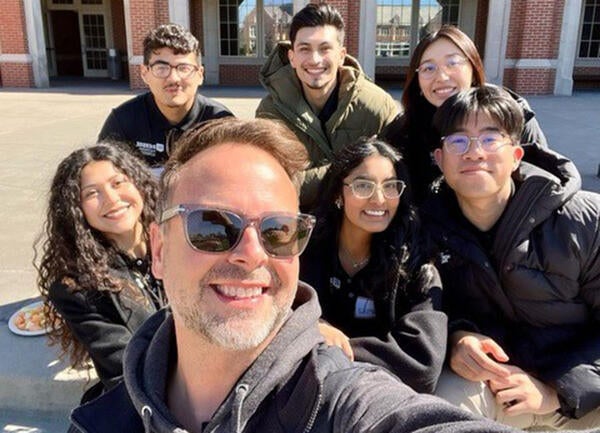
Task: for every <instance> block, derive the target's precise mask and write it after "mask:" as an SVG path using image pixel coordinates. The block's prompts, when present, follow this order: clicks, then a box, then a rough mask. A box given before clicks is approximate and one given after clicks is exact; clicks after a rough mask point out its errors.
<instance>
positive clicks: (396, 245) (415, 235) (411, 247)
mask: <svg viewBox="0 0 600 433" xmlns="http://www.w3.org/2000/svg"><path fill="white" fill-rule="evenodd" d="M371 155H381V156H383V157H384V158H387V159H389V160H390V161H391V162H392V164H393V166H394V170H395V172H396V177H397V179H398V180H402V181H404V182H405V183H406V188H405V190H404V192H403V194H402V196H401V197H400V201H399V204H398V209H397V211H396V214H395V215H394V217H393V218H392V221H390V224H389V225H388V227H387V228H386V229H385V230H384V231H383V232H381V233H373V235H372V236H373V237H372V239H371V259H370V262H369V266H371V269H372V275H374V276H375V278H376V279H377V280H378V281H376V282H375V283H374V284H373V287H382V286H383V287H385V289H384V290H378V291H376V292H374V293H371V295H372V296H373V297H374V299H375V300H379V301H381V302H382V304H385V303H387V304H389V301H390V300H392V299H394V298H395V297H396V290H397V289H398V288H400V289H402V290H404V291H405V293H404V295H406V296H408V297H409V298H416V297H419V294H418V293H408V292H407V291H408V290H410V288H409V286H408V285H407V284H403V283H407V282H408V280H410V279H412V278H413V277H414V274H415V272H417V271H418V270H419V268H420V264H421V263H422V262H423V261H424V258H423V254H422V252H421V248H420V246H421V244H420V224H419V219H418V217H417V213H416V211H415V208H414V206H413V205H412V198H411V194H412V193H411V187H410V182H409V175H408V169H407V167H406V165H405V164H404V161H403V159H402V156H401V154H400V153H399V152H398V151H397V150H395V149H394V148H393V147H392V146H390V145H389V144H388V143H386V142H385V141H383V140H381V139H378V138H376V137H371V138H364V137H363V138H360V139H359V140H357V141H356V142H354V143H352V144H350V145H348V146H346V147H344V148H342V149H340V150H339V151H338V152H337V153H336V155H335V157H334V158H333V160H332V163H331V166H330V167H329V170H328V171H327V174H326V175H325V177H324V178H323V181H322V184H321V189H320V195H319V197H320V198H319V204H318V205H317V208H316V211H315V214H316V216H317V225H316V227H315V231H314V234H313V236H314V241H315V242H316V243H317V244H318V243H320V242H331V240H332V239H334V240H335V241H336V245H339V235H340V231H341V227H342V221H343V219H344V212H345V210H344V208H343V207H342V208H341V209H340V208H338V207H337V206H336V204H335V202H336V200H338V198H339V197H342V196H343V195H342V190H343V187H344V179H345V178H346V177H347V176H348V174H350V172H351V171H352V170H354V169H355V168H356V167H358V166H359V165H360V164H361V163H362V162H363V161H364V160H365V158H367V157H369V156H371Z"/></svg>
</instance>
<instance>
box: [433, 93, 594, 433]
mask: <svg viewBox="0 0 600 433" xmlns="http://www.w3.org/2000/svg"><path fill="white" fill-rule="evenodd" d="M434 126H435V128H436V129H437V131H438V132H439V133H440V135H441V141H440V145H441V146H440V147H439V148H438V149H436V150H435V152H434V156H435V159H436V162H437V164H438V165H439V167H440V169H441V171H442V173H443V178H444V180H443V182H442V183H441V185H439V188H438V189H437V192H436V193H435V194H433V196H432V197H431V198H430V199H429V201H428V202H426V204H425V205H424V207H423V208H422V213H423V215H424V220H425V223H426V229H427V232H428V233H430V234H431V236H432V237H433V239H434V241H435V242H436V244H437V247H438V249H439V260H438V268H439V270H440V274H441V276H442V283H443V285H444V308H445V310H446V313H447V314H448V317H449V332H448V335H449V344H448V347H449V354H448V355H449V356H448V360H449V367H450V369H449V370H447V371H445V372H444V373H443V374H442V377H441V378H440V382H439V385H438V389H437V391H436V393H437V394H438V395H440V396H443V397H445V398H446V399H448V400H450V401H451V402H453V403H455V404H457V405H460V406H461V407H463V408H466V409H469V410H470V411H472V412H474V413H476V414H480V415H483V416H486V417H489V418H492V419H495V420H497V421H500V422H503V423H506V424H509V425H511V426H515V427H518V428H522V429H527V428H531V427H534V426H535V427H539V426H541V427H542V428H544V427H545V428H553V429H559V430H562V429H567V428H568V429H583V428H596V429H597V428H598V427H600V409H599V408H600V391H599V390H600V333H599V332H598V329H600V236H599V235H598V233H599V230H600V226H599V224H600V223H599V221H600V196H599V195H598V194H595V193H591V192H587V191H581V190H580V186H581V179H580V177H579V175H578V172H577V170H576V169H575V167H574V165H573V164H572V163H571V162H570V161H569V160H567V159H566V158H564V157H562V156H560V155H558V154H556V153H554V152H552V151H549V150H544V149H542V148H541V147H538V146H526V147H525V148H523V147H521V146H520V144H519V141H518V140H519V137H520V135H521V130H522V126H523V114H522V110H521V109H520V107H519V105H518V104H517V103H516V102H515V101H514V99H513V98H512V97H511V96H510V95H509V94H508V93H507V92H506V91H504V90H502V89H501V88H498V87H494V86H483V87H480V88H473V89H471V90H467V91H465V92H463V93H460V94H457V95H455V96H453V97H451V98H450V99H448V100H447V101H446V102H445V103H444V104H443V105H442V106H441V107H440V108H439V109H438V111H437V113H436V114H435V117H434ZM524 149H525V150H524ZM525 152H529V153H530V154H529V155H527V156H528V158H527V160H528V161H536V165H533V164H531V163H527V162H524V161H522V158H523V155H524V153H525ZM450 370H451V371H450Z"/></svg>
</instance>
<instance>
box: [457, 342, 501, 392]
mask: <svg viewBox="0 0 600 433" xmlns="http://www.w3.org/2000/svg"><path fill="white" fill-rule="evenodd" d="M450 346H451V347H450V350H451V352H450V368H452V370H453V371H454V372H455V373H456V374H458V375H459V376H461V377H463V378H465V379H467V380H471V381H473V382H480V381H487V380H490V379H498V380H499V379H502V378H504V377H507V376H509V375H510V371H509V370H508V369H507V368H506V366H504V365H503V364H501V363H504V362H507V361H508V355H507V354H506V353H505V352H504V350H503V349H502V347H500V346H499V345H498V343H496V342H495V341H494V340H492V339H491V338H489V337H487V336H485V335H482V334H477V333H475V332H466V331H457V332H454V333H453V334H452V335H451V337H450Z"/></svg>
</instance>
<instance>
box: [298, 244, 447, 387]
mask: <svg viewBox="0 0 600 433" xmlns="http://www.w3.org/2000/svg"><path fill="white" fill-rule="evenodd" d="M337 250H338V247H337V241H336V239H335V236H329V237H328V238H326V239H322V240H320V241H319V240H318V239H317V238H316V237H314V238H313V239H311V241H310V243H309V245H308V248H307V250H306V251H305V252H304V253H303V254H302V256H301V257H300V279H301V280H302V281H305V282H307V283H308V284H310V285H311V286H312V287H314V288H315V290H316V291H317V294H318V296H319V303H320V305H321V308H322V309H323V316H322V319H323V320H325V321H326V322H327V323H329V324H330V325H332V326H335V327H336V328H338V329H340V330H341V331H342V332H344V333H345V334H346V335H347V336H348V337H350V344H351V346H352V350H353V352H354V359H355V360H357V361H364V362H370V363H373V364H375V365H379V366H381V367H385V368H387V369H388V370H389V371H391V372H392V373H394V374H395V375H396V376H398V377H399V378H400V379H402V381H403V382H405V383H406V384H407V385H409V386H410V387H411V388H413V389H414V390H415V391H417V392H428V393H433V391H434V390H435V387H436V384H437V381H438V378H439V375H440V373H441V371H442V365H443V363H444V358H445V355H446V341H447V338H446V337H447V326H448V321H447V317H446V314H445V313H443V312H442V311H441V309H442V290H441V287H442V284H441V281H440V276H439V274H438V271H437V269H435V267H434V266H433V265H429V264H423V265H422V266H421V267H420V269H419V271H418V272H415V275H410V276H409V277H408V278H410V280H409V281H405V278H404V277H402V276H401V275H400V272H399V269H398V268H399V267H400V263H399V259H398V257H397V255H398V252H397V251H395V248H393V247H392V245H390V244H388V243H386V245H385V248H383V250H382V251H379V253H380V254H376V255H375V256H373V257H372V258H371V260H370V261H369V263H368V264H367V266H366V267H365V268H363V269H361V270H360V271H359V272H358V273H356V275H354V276H353V277H352V278H349V277H348V275H347V274H346V273H345V272H344V271H343V269H342V267H341V265H340V263H339V259H338V251H337ZM383 260H386V261H388V262H389V264H390V269H389V271H388V274H389V275H380V273H381V270H378V266H377V264H378V263H380V262H382V261H383ZM371 302H372V303H371ZM361 305H362V307H361ZM369 305H371V306H372V308H371V307H369ZM365 306H366V307H367V308H365ZM365 309H366V310H369V311H361V310H365Z"/></svg>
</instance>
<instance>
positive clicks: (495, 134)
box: [442, 131, 511, 155]
mask: <svg viewBox="0 0 600 433" xmlns="http://www.w3.org/2000/svg"><path fill="white" fill-rule="evenodd" d="M507 138H509V137H508V135H506V134H504V133H502V132H499V131H492V132H484V133H483V134H481V135H479V136H478V137H469V136H468V135H465V134H451V135H447V136H445V137H442V143H443V144H444V147H445V149H446V150H447V151H448V152H449V153H453V154H455V155H464V154H465V153H467V152H468V151H469V148H470V147H471V142H472V141H474V142H476V143H477V146H479V148H480V149H482V150H484V151H485V152H487V153H496V152H498V150H500V148H502V147H503V146H506V145H507V144H509V143H511V140H506V139H507Z"/></svg>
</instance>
